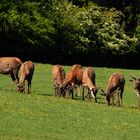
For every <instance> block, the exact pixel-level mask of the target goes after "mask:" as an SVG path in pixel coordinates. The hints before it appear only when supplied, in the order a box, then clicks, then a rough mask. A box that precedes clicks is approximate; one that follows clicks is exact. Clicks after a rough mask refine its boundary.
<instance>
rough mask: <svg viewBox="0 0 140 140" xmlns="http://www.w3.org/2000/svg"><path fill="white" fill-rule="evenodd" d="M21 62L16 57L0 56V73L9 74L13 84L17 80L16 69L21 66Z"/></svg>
mask: <svg viewBox="0 0 140 140" xmlns="http://www.w3.org/2000/svg"><path fill="white" fill-rule="evenodd" d="M21 64H22V62H21V60H20V59H19V58H17V57H1V58H0V73H1V74H10V76H11V79H12V84H11V86H10V89H11V87H12V86H13V84H14V83H18V82H19V77H18V71H19V68H20V66H21Z"/></svg>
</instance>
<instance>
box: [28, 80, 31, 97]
mask: <svg viewBox="0 0 140 140" xmlns="http://www.w3.org/2000/svg"><path fill="white" fill-rule="evenodd" d="M30 93H31V81H30V80H29V81H28V94H30Z"/></svg>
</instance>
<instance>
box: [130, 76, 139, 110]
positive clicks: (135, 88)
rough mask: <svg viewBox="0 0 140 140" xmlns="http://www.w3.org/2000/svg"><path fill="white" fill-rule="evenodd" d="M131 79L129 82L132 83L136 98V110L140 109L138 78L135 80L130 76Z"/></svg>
mask: <svg viewBox="0 0 140 140" xmlns="http://www.w3.org/2000/svg"><path fill="white" fill-rule="evenodd" d="M131 78H132V79H130V80H129V81H130V82H132V83H133V87H134V90H135V91H136V94H137V96H138V109H140V78H136V77H134V76H131Z"/></svg>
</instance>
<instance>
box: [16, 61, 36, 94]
mask: <svg viewBox="0 0 140 140" xmlns="http://www.w3.org/2000/svg"><path fill="white" fill-rule="evenodd" d="M34 69H35V66H34V63H33V62H32V61H26V62H24V63H23V64H22V65H21V67H20V79H19V84H18V91H19V92H24V93H25V80H27V81H28V93H31V81H32V77H33V74H34Z"/></svg>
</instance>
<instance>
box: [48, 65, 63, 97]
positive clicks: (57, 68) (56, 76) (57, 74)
mask: <svg viewBox="0 0 140 140" xmlns="http://www.w3.org/2000/svg"><path fill="white" fill-rule="evenodd" d="M51 72H52V78H53V85H54V88H55V96H60V95H59V93H58V89H59V87H60V86H61V85H62V83H63V81H64V78H65V71H64V69H63V67H62V66H61V65H59V64H57V65H54V66H53V68H52V71H51Z"/></svg>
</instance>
